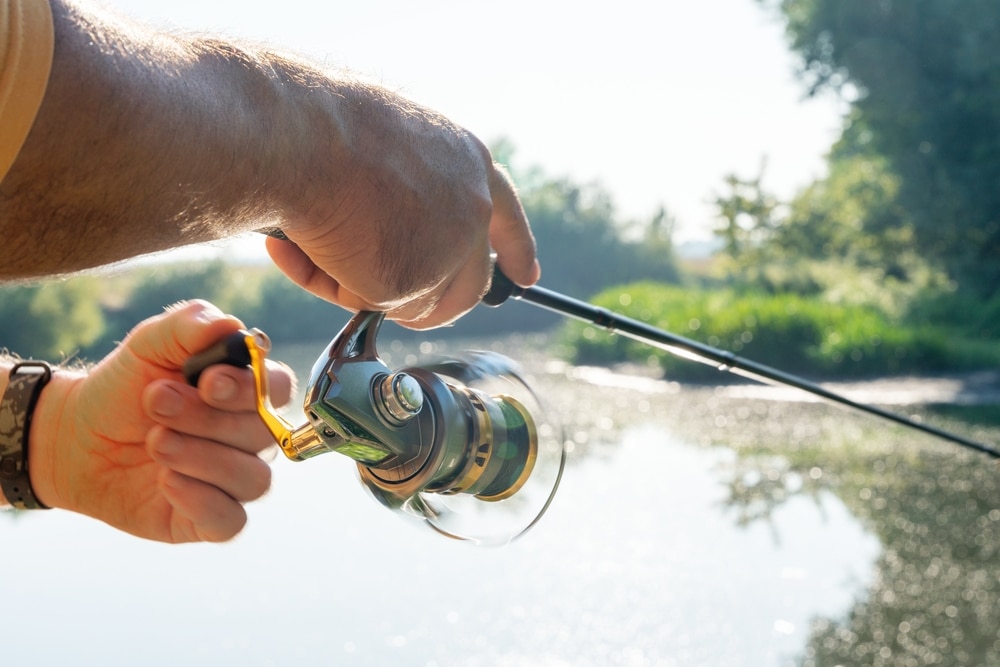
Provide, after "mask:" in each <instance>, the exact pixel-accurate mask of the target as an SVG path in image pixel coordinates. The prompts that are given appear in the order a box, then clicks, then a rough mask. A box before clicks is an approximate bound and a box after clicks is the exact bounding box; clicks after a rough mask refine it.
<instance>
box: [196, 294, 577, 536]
mask: <svg viewBox="0 0 1000 667" xmlns="http://www.w3.org/2000/svg"><path fill="white" fill-rule="evenodd" d="M383 317H384V315H383V314H382V313H373V312H362V313H359V314H357V315H356V316H354V318H353V319H351V321H350V322H348V324H347V325H346V326H345V327H344V329H343V330H342V331H341V332H340V333H339V334H337V336H336V337H335V338H334V339H333V341H332V342H331V343H330V345H329V346H328V347H327V349H326V351H325V352H324V353H323V354H322V355H321V356H320V357H319V359H317V361H316V364H315V365H314V366H313V369H312V372H311V374H310V377H309V381H308V385H307V387H306V396H305V401H304V405H303V412H304V413H305V415H306V419H307V421H306V423H305V424H303V425H301V426H299V427H293V426H292V425H291V424H289V423H288V422H287V421H286V420H285V419H283V418H282V417H281V416H279V415H278V414H276V412H275V411H274V408H273V407H272V406H271V403H270V398H269V391H268V383H267V372H266V369H265V367H264V360H265V358H266V357H267V354H268V352H269V351H270V341H269V340H268V339H267V336H265V335H264V334H263V333H262V332H260V331H257V330H251V331H241V332H238V333H237V334H234V335H233V336H230V337H229V338H226V339H224V340H223V341H220V342H219V343H218V344H216V345H215V346H213V347H212V348H210V349H208V350H206V351H204V352H202V353H200V354H198V355H195V356H194V357H192V358H191V359H189V360H188V363H187V364H185V368H184V374H185V377H186V378H187V379H188V381H189V382H191V383H192V384H196V383H197V381H198V376H199V375H200V373H201V371H202V370H204V369H205V368H207V367H208V366H209V365H211V364H215V363H228V364H231V365H234V366H250V368H251V370H252V372H253V375H254V380H255V383H256V398H257V412H258V413H259V414H260V417H261V419H262V420H263V421H264V423H265V424H266V425H267V428H268V429H269V430H270V432H271V434H272V436H274V439H275V441H276V442H277V443H278V444H279V445H280V447H281V450H282V452H284V454H285V456H286V457H287V458H289V459H291V460H293V461H304V460H306V459H308V458H311V457H313V456H317V455H319V454H324V453H327V452H338V453H340V454H343V455H345V456H348V457H350V458H352V459H354V460H355V461H356V462H357V464H358V471H359V474H360V476H361V480H362V482H363V483H364V485H365V486H366V487H367V488H368V489H369V491H371V492H372V494H373V495H374V496H375V497H376V498H377V499H378V500H379V501H380V502H382V503H383V504H384V505H386V506H387V507H390V508H392V509H395V510H400V511H404V512H406V513H408V514H411V515H414V516H416V517H418V518H420V519H423V520H425V521H426V522H427V523H428V524H430V525H431V527H433V528H434V529H435V530H437V531H439V532H441V533H443V534H445V535H448V536H450V537H455V538H459V539H468V540H472V541H475V542H479V543H488V544H502V543H505V542H509V541H510V540H512V539H514V538H516V537H517V536H518V535H520V534H522V533H523V532H524V531H525V530H527V529H528V528H530V527H531V526H532V525H533V524H534V523H535V522H536V521H537V520H538V518H540V517H541V515H542V514H543V513H544V512H545V510H546V509H547V508H548V505H549V503H550V502H551V500H552V497H553V495H554V494H555V491H556V488H557V487H558V484H559V479H560V478H561V476H562V470H563V466H564V465H565V438H564V437H563V433H562V429H561V428H560V427H559V426H558V425H557V424H556V423H554V421H553V418H552V414H551V411H547V410H545V409H544V407H543V406H542V404H541V401H540V400H539V398H538V397H537V395H535V393H534V392H533V391H532V390H531V388H530V387H529V386H528V384H527V383H526V382H525V380H524V379H523V378H522V377H521V374H520V372H519V370H518V369H517V367H516V366H515V365H514V363H513V362H511V361H510V360H509V359H507V358H506V357H503V356H501V355H498V354H494V353H482V352H480V353H469V354H467V355H466V356H463V357H458V358H451V359H443V360H440V361H437V362H435V363H433V364H429V365H424V366H411V367H408V368H403V369H400V370H398V371H393V370H391V369H389V368H388V367H387V366H386V365H385V363H384V362H383V361H382V360H381V359H380V358H379V356H378V352H377V350H376V345H375V339H376V337H377V335H378V331H379V328H380V326H381V324H382V321H383Z"/></svg>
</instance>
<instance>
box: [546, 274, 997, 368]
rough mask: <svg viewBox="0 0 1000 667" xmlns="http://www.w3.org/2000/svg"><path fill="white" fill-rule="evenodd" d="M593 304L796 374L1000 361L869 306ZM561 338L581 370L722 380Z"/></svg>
mask: <svg viewBox="0 0 1000 667" xmlns="http://www.w3.org/2000/svg"><path fill="white" fill-rule="evenodd" d="M593 302H594V303H595V305H598V306H601V307H604V308H607V309H609V310H613V311H616V312H620V313H622V314H624V315H626V316H628V317H631V318H633V319H636V320H639V321H641V322H645V323H648V324H650V325H652V326H654V327H657V328H660V329H664V330H666V331H669V332H670V333H672V334H675V335H678V336H683V337H685V338H688V339H691V340H695V341H697V342H700V343H703V344H707V345H710V346H712V347H716V348H720V349H722V350H725V351H728V352H732V353H733V354H736V355H738V356H741V357H745V358H747V359H752V360H754V361H757V362H759V363H763V364H766V365H769V366H774V367H776V368H779V369H781V370H785V371H788V372H791V373H796V374H803V375H812V376H818V377H860V376H874V375H886V374H902V373H929V372H944V371H952V370H965V369H970V368H977V367H983V366H984V365H991V366H992V365H998V364H1000V353H998V352H997V351H995V350H993V349H992V347H991V348H988V349H987V348H985V347H984V346H974V345H967V344H963V342H960V341H959V342H956V339H955V338H954V337H950V336H948V335H946V333H944V332H942V331H941V330H939V329H935V328H931V327H920V328H907V327H904V326H902V325H900V324H898V323H897V322H894V321H892V320H890V319H889V318H888V317H886V316H885V315H883V314H881V313H879V312H878V311H876V310H874V309H873V308H870V307H866V306H850V305H843V304H831V303H826V302H824V301H822V300H820V299H819V298H807V297H803V296H799V295H794V294H776V295H775V294H762V293H758V292H740V291H737V290H733V289H720V290H712V291H700V290H690V289H684V288H681V287H676V286H671V285H662V284H656V283H635V284H631V285H625V286H622V287H617V288H613V289H610V290H607V291H605V292H602V293H601V294H599V295H598V296H597V297H595V298H594V300H593ZM564 340H565V342H566V343H567V344H568V346H569V348H570V349H571V350H572V360H573V362H574V363H577V364H614V363H621V362H630V363H640V364H647V365H656V366H659V367H660V368H661V369H662V370H663V372H664V374H665V375H667V376H668V377H673V378H675V379H684V380H689V381H705V380H709V379H711V380H716V381H717V380H718V377H719V376H718V372H717V371H716V370H715V369H714V368H712V367H709V366H705V365H702V364H698V363H694V362H692V361H690V360H686V359H681V358H678V357H676V356H674V355H672V354H670V353H669V352H666V351H662V350H659V349H656V348H653V347H650V346H648V345H643V344H641V343H638V342H635V341H631V340H629V339H626V338H624V337H622V336H612V335H609V334H608V333H607V332H605V331H603V330H600V329H598V328H597V327H594V326H590V325H577V324H574V325H571V326H569V327H567V328H566V330H565V338H564Z"/></svg>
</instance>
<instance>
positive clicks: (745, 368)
mask: <svg viewBox="0 0 1000 667" xmlns="http://www.w3.org/2000/svg"><path fill="white" fill-rule="evenodd" d="M511 297H513V298H515V299H518V300H520V301H526V302H528V303H530V304H533V305H536V306H539V307H541V308H545V309H547V310H551V311H553V312H556V313H559V314H560V315H565V316H566V317H571V318H574V319H577V320H581V321H583V322H587V323H589V324H593V325H595V326H599V327H601V328H603V329H606V330H608V331H610V332H612V333H617V334H620V335H622V336H625V337H627V338H631V339H633V340H637V341H640V342H642V343H646V344H647V345H651V346H653V347H657V348H660V349H661V350H666V351H667V352H670V353H671V354H674V355H676V356H678V357H682V358H684V359H690V360H692V361H697V362H700V363H703V364H707V365H709V366H713V367H715V368H716V369H717V370H719V371H725V372H728V373H733V374H735V375H740V376H743V377H746V378H750V379H751V380H756V381H757V382H762V383H764V384H770V385H774V386H779V387H780V386H786V387H794V388H796V389H800V390H802V391H805V392H808V393H810V394H813V395H814V396H819V397H820V398H823V399H826V400H827V401H830V402H832V403H838V404H840V405H844V406H847V407H849V408H852V409H854V410H860V411H861V412H867V413H868V414H872V415H875V416H876V417H881V418H883V419H888V420H889V421H893V422H896V423H897V424H902V425H903V426H907V427H909V428H913V429H916V430H918V431H922V432H924V433H928V434H930V435H934V436H937V437H939V438H942V439H944V440H948V441H949V442H953V443H956V444H959V445H961V446H963V447H968V448H969V449H973V450H975V451H977V452H981V453H983V454H986V455H988V456H990V457H992V458H994V459H998V460H1000V450H998V449H996V448H994V447H990V446H989V445H985V444H983V443H981V442H976V441H975V440H971V439H969V438H966V437H963V436H961V435H957V434H955V433H951V432H949V431H945V430H943V429H939V428H937V427H934V426H931V425H929V424H923V423H921V422H917V421H914V420H913V419H910V418H909V417H907V416H904V415H900V414H896V413H894V412H889V411H888V410H883V409H882V408H879V407H877V406H874V405H867V404H865V403H858V402H857V401H853V400H851V399H849V398H847V397H846V396H842V395H840V394H838V393H836V392H833V391H830V390H829V389H826V388H825V387H822V386H820V385H818V384H816V383H814V382H809V381H808V380H805V379H803V378H800V377H797V376H795V375H792V374H790V373H785V372H784V371H780V370H778V369H776V368H771V367H770V366H765V365H764V364H759V363H757V362H755V361H751V360H749V359H744V358H742V357H738V356H736V355H735V354H733V353H732V352H727V351H725V350H720V349H718V348H714V347H711V346H709V345H704V344H703V343H699V342H697V341H694V340H691V339H689V338H684V337H682V336H678V335H676V334H672V333H670V332H668V331H664V330H663V329H658V328H656V327H653V326H650V325H648V324H646V323H644V322H640V321H638V320H633V319H631V318H628V317H625V316H624V315H620V314H618V313H615V312H612V311H610V310H607V309H605V308H598V307H597V306H593V305H591V304H589V303H587V302H585V301H580V300H578V299H573V298H571V297H568V296H564V295H562V294H559V293H558V292H553V291H552V290H548V289H545V288H544V287H538V286H537V285H536V286H534V287H520V286H518V285H515V284H514V283H513V282H511V280H510V279H509V278H507V276H505V275H504V274H503V273H501V272H500V269H499V267H496V268H495V269H494V272H493V283H492V285H491V286H490V290H489V292H488V293H487V294H486V296H484V297H483V303H485V304H486V305H488V306H491V307H497V306H499V305H501V304H503V303H504V302H505V301H507V299H509V298H511Z"/></svg>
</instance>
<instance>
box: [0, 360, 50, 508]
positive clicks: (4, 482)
mask: <svg viewBox="0 0 1000 667" xmlns="http://www.w3.org/2000/svg"><path fill="white" fill-rule="evenodd" d="M50 377H52V370H51V369H50V368H49V366H48V364H44V363H41V362H34V361H29V362H22V363H19V364H17V365H16V366H14V367H13V368H12V369H11V371H10V376H9V378H10V379H9V381H8V384H7V390H6V391H5V392H4V395H3V400H0V491H2V493H3V495H4V496H5V497H6V499H7V501H8V502H9V503H10V504H11V505H13V506H14V507H15V508H17V509H47V508H46V507H45V506H44V505H42V504H41V503H40V502H38V499H36V498H35V494H34V493H33V492H32V489H31V479H30V476H29V471H28V433H29V429H30V427H31V415H32V412H33V411H34V408H35V404H36V403H37V401H38V394H39V393H41V390H42V387H44V386H45V384H46V383H47V382H48V381H49V378H50Z"/></svg>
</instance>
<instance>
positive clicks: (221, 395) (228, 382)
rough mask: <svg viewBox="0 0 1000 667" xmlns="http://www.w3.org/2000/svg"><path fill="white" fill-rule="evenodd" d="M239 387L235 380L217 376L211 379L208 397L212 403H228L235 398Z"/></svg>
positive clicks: (225, 376)
mask: <svg viewBox="0 0 1000 667" xmlns="http://www.w3.org/2000/svg"><path fill="white" fill-rule="evenodd" d="M238 392H239V387H238V386H237V384H236V380H234V379H233V378H231V377H229V376H228V375H217V376H216V377H214V378H212V383H211V384H210V385H209V387H208V395H209V396H211V397H212V400H213V401H229V400H232V399H234V398H236V394H237V393H238Z"/></svg>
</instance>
